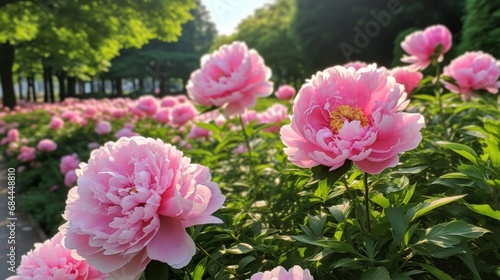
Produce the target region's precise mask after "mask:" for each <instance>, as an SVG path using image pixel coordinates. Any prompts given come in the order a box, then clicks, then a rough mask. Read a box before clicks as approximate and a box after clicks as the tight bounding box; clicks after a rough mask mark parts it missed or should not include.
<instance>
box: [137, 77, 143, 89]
mask: <svg viewBox="0 0 500 280" xmlns="http://www.w3.org/2000/svg"><path fill="white" fill-rule="evenodd" d="M137 90H138V91H140V93H142V92H144V80H143V79H142V78H139V88H138V89H137Z"/></svg>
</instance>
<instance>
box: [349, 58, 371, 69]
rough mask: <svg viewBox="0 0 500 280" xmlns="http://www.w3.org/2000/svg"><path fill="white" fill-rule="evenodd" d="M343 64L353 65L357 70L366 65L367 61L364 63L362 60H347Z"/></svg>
mask: <svg viewBox="0 0 500 280" xmlns="http://www.w3.org/2000/svg"><path fill="white" fill-rule="evenodd" d="M343 66H344V67H345V68H349V67H354V69H355V70H358V69H359V68H363V67H366V66H368V63H366V62H364V61H359V60H356V61H349V62H347V63H346V64H344V65H343Z"/></svg>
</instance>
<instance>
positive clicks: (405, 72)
mask: <svg viewBox="0 0 500 280" xmlns="http://www.w3.org/2000/svg"><path fill="white" fill-rule="evenodd" d="M389 74H390V75H391V76H393V77H394V78H395V79H396V82H397V83H399V84H402V85H403V86H405V92H406V93H407V94H408V96H409V95H410V94H411V92H412V91H413V89H415V88H416V87H417V86H418V83H420V80H422V78H423V77H424V75H422V73H420V72H418V71H414V70H412V69H411V68H409V67H395V68H392V69H391V70H390V71H389Z"/></svg>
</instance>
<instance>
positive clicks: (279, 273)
mask: <svg viewBox="0 0 500 280" xmlns="http://www.w3.org/2000/svg"><path fill="white" fill-rule="evenodd" d="M313 279H314V277H312V275H311V273H310V272H309V270H308V269H305V270H304V269H303V268H301V267H300V266H298V265H296V266H294V267H292V268H290V270H288V271H287V270H286V269H285V268H283V267H282V266H278V267H276V268H274V269H273V270H271V271H265V272H258V273H256V274H254V275H252V276H251V278H250V280H313Z"/></svg>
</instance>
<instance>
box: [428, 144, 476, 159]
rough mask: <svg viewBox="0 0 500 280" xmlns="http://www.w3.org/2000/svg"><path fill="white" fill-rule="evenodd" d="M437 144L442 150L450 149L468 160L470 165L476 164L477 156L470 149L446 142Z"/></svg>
mask: <svg viewBox="0 0 500 280" xmlns="http://www.w3.org/2000/svg"><path fill="white" fill-rule="evenodd" d="M437 144H438V145H440V146H441V147H443V148H446V149H450V150H452V151H454V152H455V153H457V154H459V155H461V156H463V157H464V158H466V159H468V160H470V161H471V162H472V163H474V164H477V158H478V155H477V153H476V152H475V151H474V150H473V149H472V148H471V147H469V146H466V145H463V144H458V143H451V142H446V141H439V142H437Z"/></svg>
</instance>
